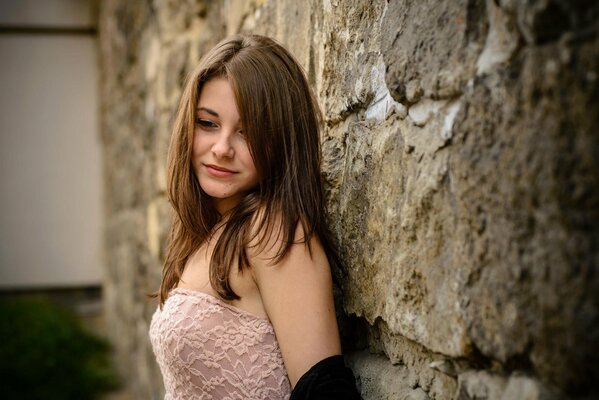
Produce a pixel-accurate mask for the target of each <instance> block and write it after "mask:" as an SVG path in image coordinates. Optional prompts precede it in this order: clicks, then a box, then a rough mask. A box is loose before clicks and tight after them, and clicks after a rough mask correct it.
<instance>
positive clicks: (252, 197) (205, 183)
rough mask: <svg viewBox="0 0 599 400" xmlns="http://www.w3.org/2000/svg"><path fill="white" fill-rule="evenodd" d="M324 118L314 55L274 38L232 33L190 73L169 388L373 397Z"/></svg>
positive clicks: (165, 292) (165, 356) (176, 158)
mask: <svg viewBox="0 0 599 400" xmlns="http://www.w3.org/2000/svg"><path fill="white" fill-rule="evenodd" d="M320 122H321V119H320V113H319V109H318V106H317V104H316V101H315V99H314V97H313V95H312V92H311V90H310V87H309V86H308V83H307V81H306V79H305V76H304V74H303V71H302V69H301V67H300V66H299V64H298V63H297V61H295V60H294V58H293V57H292V56H291V55H290V54H289V52H287V51H286V50H285V49H284V48H283V47H282V46H280V45H279V44H277V43H276V42H274V41H273V40H272V39H269V38H266V37H263V36H257V35H247V36H235V37H232V38H230V39H226V40H224V41H222V42H221V43H219V44H218V45H217V46H216V47H215V48H214V49H212V50H211V51H210V52H209V53H208V54H206V55H205V56H204V58H203V59H202V60H201V61H200V63H199V65H198V67H197V69H196V70H195V71H194V72H193V73H192V74H191V75H190V78H189V79H188V81H187V83H186V85H185V88H184V91H183V94H182V98H181V101H180V104H179V109H178V111H177V116H176V121H175V124H174V128H173V133H172V137H171V144H170V149H169V157H168V158H169V160H168V196H169V200H170V202H171V204H172V206H173V208H174V210H175V214H174V215H175V216H174V220H173V225H172V230H171V236H170V244H169V249H168V254H167V257H166V262H165V266H164V271H163V278H162V283H161V286H160V290H159V292H158V293H156V296H157V297H159V300H160V306H159V307H158V309H157V310H156V312H155V314H154V316H153V318H152V322H151V325H150V337H151V341H152V346H153V349H154V352H155V355H156V358H157V361H158V363H159V365H160V368H161V371H162V374H163V377H164V383H165V388H166V399H188V398H189V399H191V398H194V399H195V398H210V399H225V398H227V399H287V398H289V397H290V395H291V391H292V388H293V394H292V395H291V398H292V399H296V398H297V399H300V398H302V399H303V398H319V399H320V398H322V399H324V398H348V399H351V398H359V396H358V394H357V391H356V389H355V387H354V382H353V376H352V374H351V371H350V370H348V369H347V368H345V366H344V365H343V360H342V358H341V356H340V354H341V346H340V343H339V332H338V328H337V322H336V319H335V310H334V305H333V295H332V282H331V272H330V267H329V258H331V260H334V254H335V253H334V249H333V246H332V244H331V239H330V236H329V232H328V229H327V227H326V225H325V209H324V199H323V191H322V186H321V180H320V146H319V127H320Z"/></svg>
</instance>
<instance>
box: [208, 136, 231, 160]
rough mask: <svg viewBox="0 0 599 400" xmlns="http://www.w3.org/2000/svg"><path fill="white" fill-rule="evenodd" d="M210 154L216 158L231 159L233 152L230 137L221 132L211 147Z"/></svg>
mask: <svg viewBox="0 0 599 400" xmlns="http://www.w3.org/2000/svg"><path fill="white" fill-rule="evenodd" d="M212 154H214V156H215V157H218V158H231V157H233V156H234V155H235V150H234V149H233V146H232V145H231V135H229V134H227V133H225V132H222V133H220V134H219V135H218V138H217V140H216V142H214V144H213V145H212Z"/></svg>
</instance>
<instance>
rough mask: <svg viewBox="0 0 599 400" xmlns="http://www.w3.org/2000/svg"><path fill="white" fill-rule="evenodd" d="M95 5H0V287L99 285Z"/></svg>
mask: <svg viewBox="0 0 599 400" xmlns="http://www.w3.org/2000/svg"><path fill="white" fill-rule="evenodd" d="M96 23H97V7H96V6H95V2H94V1H91V0H89V1H84V0H82V1H73V0H48V1H39V0H27V1H14V0H2V1H0V182H1V184H2V189H1V191H0V290H31V289H36V290H37V289H42V290H46V289H56V288H62V289H65V288H66V289H68V288H81V287H90V286H91V287H99V286H100V285H101V283H102V271H103V267H102V265H103V247H102V237H103V210H102V196H103V192H102V187H103V185H102V165H101V143H100V136H99V118H98V116H99V88H98V77H99V74H98V58H97V41H96Z"/></svg>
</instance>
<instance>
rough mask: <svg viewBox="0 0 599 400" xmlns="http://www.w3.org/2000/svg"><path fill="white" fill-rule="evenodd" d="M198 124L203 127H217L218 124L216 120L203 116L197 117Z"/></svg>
mask: <svg viewBox="0 0 599 400" xmlns="http://www.w3.org/2000/svg"><path fill="white" fill-rule="evenodd" d="M196 124H197V125H199V126H201V127H202V128H216V127H217V125H216V124H215V123H214V122H212V121H210V120H207V119H201V118H198V119H196Z"/></svg>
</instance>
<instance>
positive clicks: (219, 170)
mask: <svg viewBox="0 0 599 400" xmlns="http://www.w3.org/2000/svg"><path fill="white" fill-rule="evenodd" d="M204 166H205V167H206V170H207V171H208V173H209V174H210V175H214V176H217V177H221V178H222V177H226V176H231V175H233V174H235V173H236V172H235V171H231V170H230V169H226V168H223V167H219V166H218V165H214V164H204Z"/></svg>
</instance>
